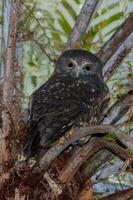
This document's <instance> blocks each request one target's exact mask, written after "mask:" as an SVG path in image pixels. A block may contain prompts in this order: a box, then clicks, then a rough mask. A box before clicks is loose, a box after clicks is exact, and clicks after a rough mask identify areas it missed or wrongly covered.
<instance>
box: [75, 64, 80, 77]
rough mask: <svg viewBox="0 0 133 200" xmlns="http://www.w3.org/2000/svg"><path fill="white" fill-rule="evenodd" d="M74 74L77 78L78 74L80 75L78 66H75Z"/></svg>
mask: <svg viewBox="0 0 133 200" xmlns="http://www.w3.org/2000/svg"><path fill="white" fill-rule="evenodd" d="M75 72H76V76H77V77H78V76H79V74H80V67H79V66H76V68H75Z"/></svg>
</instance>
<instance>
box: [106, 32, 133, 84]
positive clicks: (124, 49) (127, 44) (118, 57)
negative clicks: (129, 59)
mask: <svg viewBox="0 0 133 200" xmlns="http://www.w3.org/2000/svg"><path fill="white" fill-rule="evenodd" d="M132 47H133V32H132V33H131V34H130V35H129V36H128V37H127V38H126V40H125V41H124V42H123V43H122V44H121V45H120V46H119V47H118V49H117V51H116V52H115V53H114V54H113V56H112V57H111V58H110V59H109V60H108V61H107V62H106V64H105V65H104V67H103V76H104V80H105V81H106V80H107V79H108V78H109V77H110V76H111V74H112V72H113V71H114V70H115V69H116V68H117V67H119V65H120V64H121V62H122V61H123V59H124V58H125V57H126V55H127V54H128V53H129V52H130V50H131V49H132Z"/></svg>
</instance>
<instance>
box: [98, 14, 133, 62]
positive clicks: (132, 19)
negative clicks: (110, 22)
mask: <svg viewBox="0 0 133 200" xmlns="http://www.w3.org/2000/svg"><path fill="white" fill-rule="evenodd" d="M132 32H133V14H131V15H130V16H129V17H128V18H127V19H126V20H125V21H124V23H123V24H122V25H121V26H120V28H119V29H118V30H117V31H116V32H115V33H114V34H113V35H112V37H111V38H110V39H109V40H108V41H107V42H106V43H105V44H104V46H103V47H102V48H101V50H100V51H99V52H98V54H97V56H98V57H99V58H100V59H101V61H102V63H103V65H105V64H106V62H107V61H108V60H109V59H110V57H111V56H112V55H113V54H114V53H115V52H116V50H117V49H118V47H119V46H120V44H122V43H123V42H124V41H125V40H126V39H127V38H128V36H129V35H130V34H131V33H132Z"/></svg>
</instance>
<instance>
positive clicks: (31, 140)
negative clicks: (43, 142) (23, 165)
mask: <svg viewBox="0 0 133 200" xmlns="http://www.w3.org/2000/svg"><path fill="white" fill-rule="evenodd" d="M39 141H40V137H39V133H38V129H37V126H36V125H33V126H32V128H31V129H30V130H29V134H28V140H27V143H26V145H25V147H24V149H23V154H24V156H25V157H26V159H27V160H28V159H29V158H30V157H32V156H34V154H35V153H36V150H37V146H38V144H39Z"/></svg>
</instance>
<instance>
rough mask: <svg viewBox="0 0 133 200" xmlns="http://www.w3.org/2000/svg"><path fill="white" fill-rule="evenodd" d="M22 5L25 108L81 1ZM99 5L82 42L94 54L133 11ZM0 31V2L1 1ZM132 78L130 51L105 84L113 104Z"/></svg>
mask: <svg viewBox="0 0 133 200" xmlns="http://www.w3.org/2000/svg"><path fill="white" fill-rule="evenodd" d="M21 2H22V4H23V10H24V16H23V35H24V41H23V53H24V55H23V67H24V81H23V105H24V106H25V107H27V102H28V98H29V95H30V94H31V93H32V92H33V91H34V90H35V89H36V88H37V87H38V86H40V85H41V84H42V83H43V82H45V81H46V80H47V79H48V78H49V76H50V75H51V73H52V71H53V69H54V62H55V60H56V58H57V57H58V56H59V55H60V53H61V52H62V50H63V48H64V46H65V43H66V41H67V38H68V36H69V34H70V33H71V31H72V28H73V25H74V23H75V20H76V18H77V15H78V13H79V11H80V9H81V7H82V5H83V3H84V0H45V1H44V0H21ZM101 2H102V3H101V4H100V5H99V7H98V10H97V12H96V13H95V16H94V17H93V20H92V22H91V25H90V27H89V29H88V30H87V33H86V35H85V36H84V38H83V40H82V46H83V48H85V49H87V50H90V51H92V52H94V53H96V52H98V51H99V49H100V48H101V46H103V44H104V43H105V42H106V41H107V40H108V39H109V38H110V37H111V36H112V34H113V33H114V32H115V31H116V29H117V28H118V27H119V26H120V25H121V23H122V22H123V21H124V20H125V18H126V17H127V16H128V15H129V13H130V12H133V0H102V1H101ZM1 28H2V2H1V1H0V29H1ZM0 38H1V30H0ZM131 78H132V79H133V51H132V52H130V54H129V55H128V56H127V57H126V59H125V60H124V62H123V63H122V64H121V66H120V67H119V68H118V69H117V70H116V72H115V73H114V74H113V76H112V77H111V78H110V79H109V80H108V82H107V84H108V86H109V88H110V92H111V94H112V102H114V101H115V100H116V99H117V98H118V97H119V96H121V95H123V94H125V93H127V92H128V90H129V89H130V90H133V88H131V87H132V86H131V85H130V83H131V82H130V81H129V79H131ZM131 126H133V125H131V124H130V129H131V128H133V127H131ZM128 127H129V126H127V128H128ZM115 178H116V179H117V177H115ZM113 180H114V179H113ZM117 180H118V179H117ZM122 180H124V179H122ZM115 182H117V181H115ZM128 183H129V179H128ZM106 185H107V184H106ZM130 185H133V178H132V179H131V180H130ZM110 188H111V186H110Z"/></svg>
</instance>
